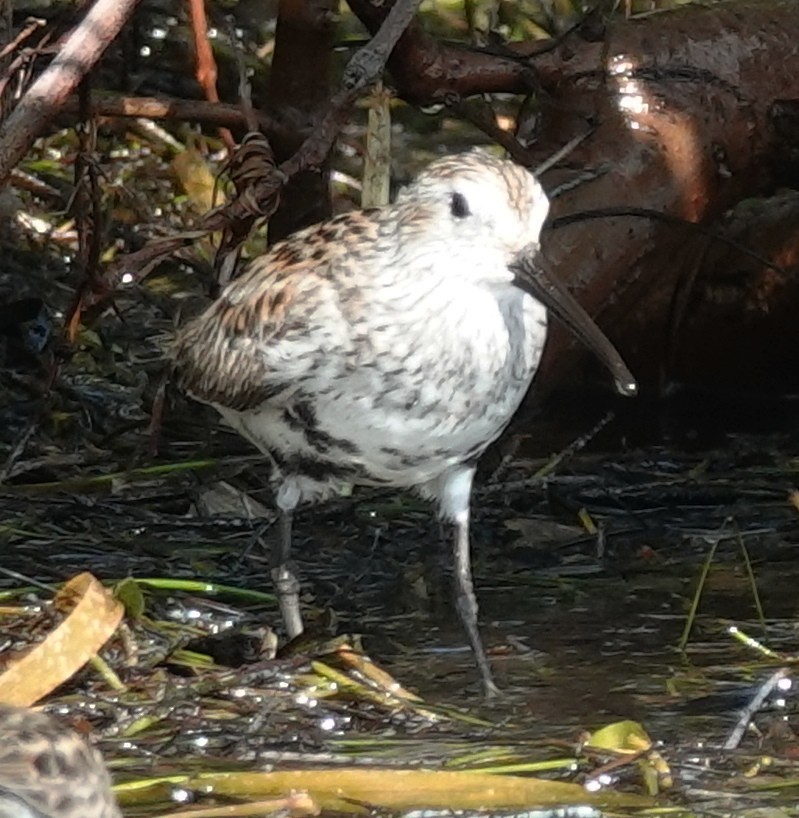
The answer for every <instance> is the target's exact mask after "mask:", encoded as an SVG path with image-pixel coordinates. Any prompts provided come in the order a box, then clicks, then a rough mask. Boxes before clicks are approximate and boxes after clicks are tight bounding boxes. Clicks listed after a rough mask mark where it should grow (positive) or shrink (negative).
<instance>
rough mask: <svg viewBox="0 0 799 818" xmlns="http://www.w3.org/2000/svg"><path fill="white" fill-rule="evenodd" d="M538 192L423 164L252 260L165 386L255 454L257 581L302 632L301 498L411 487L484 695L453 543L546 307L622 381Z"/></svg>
mask: <svg viewBox="0 0 799 818" xmlns="http://www.w3.org/2000/svg"><path fill="white" fill-rule="evenodd" d="M548 210H549V201H548V199H547V196H546V194H545V193H544V190H543V188H542V187H541V185H540V184H539V183H538V181H537V180H536V178H535V177H534V175H533V174H532V173H530V172H529V171H527V170H525V169H524V168H523V167H521V166H519V165H517V164H515V163H513V162H511V161H507V160H502V159H497V158H495V157H493V156H492V155H490V154H488V153H487V152H485V151H481V150H475V151H471V152H468V153H464V154H459V155H453V156H449V157H446V158H442V159H439V160H437V161H434V162H433V163H432V164H430V165H429V166H428V167H427V168H426V169H425V170H424V171H423V172H422V173H421V174H420V175H419V176H418V177H417V178H416V180H415V181H413V182H412V183H411V184H410V185H409V186H408V187H406V188H405V189H404V190H403V191H401V192H400V194H399V196H398V198H397V201H396V203H395V204H393V205H390V206H387V207H383V208H376V209H371V210H364V211H356V212H351V213H346V214H344V215H341V216H337V217H334V218H332V219H330V220H329V221H325V222H322V223H320V224H317V225H315V226H313V227H309V228H307V229H304V230H301V231H299V232H297V233H295V234H294V235H292V236H290V237H289V238H288V239H286V240H285V241H282V242H280V243H278V244H275V245H274V246H273V247H272V248H271V249H270V250H269V251H268V252H267V253H266V254H264V255H262V256H260V257H258V258H255V259H253V260H252V261H251V262H250V263H249V265H248V266H247V268H246V269H245V270H244V271H243V272H242V274H241V275H240V277H238V278H237V279H235V280H234V281H233V282H232V283H230V284H229V285H228V286H227V287H226V289H225V290H224V291H223V292H222V294H221V296H220V298H219V299H218V300H217V301H215V302H214V303H213V304H211V305H210V306H209V307H208V309H207V310H206V311H205V312H204V313H203V314H201V315H200V316H199V317H197V318H195V319H194V320H192V321H190V322H189V323H188V324H187V325H186V326H184V327H183V329H182V330H180V331H179V333H178V336H177V339H176V342H175V344H174V347H173V349H172V358H173V361H174V365H175V370H176V377H177V381H178V384H179V385H180V386H181V387H182V388H183V389H185V390H186V391H187V392H188V393H189V394H190V395H191V396H192V397H194V398H195V399H197V400H199V401H202V402H204V403H207V404H210V405H211V406H213V407H215V408H216V410H217V411H218V412H219V413H220V414H221V415H222V417H223V419H224V420H225V421H226V422H227V423H228V424H229V425H230V426H231V427H232V428H233V429H235V430H236V431H238V432H239V433H240V434H241V435H243V436H244V437H245V438H247V439H248V440H250V441H251V442H252V443H253V444H255V446H256V447H257V448H258V449H260V451H261V452H263V454H264V455H265V456H266V459H267V461H268V462H269V465H270V479H271V483H272V485H273V487H274V491H275V501H276V505H277V508H278V511H279V518H280V529H281V534H280V542H279V545H278V548H277V549H276V550H275V552H274V557H273V567H272V577H273V580H274V582H275V585H276V589H277V593H278V599H279V602H280V607H281V613H282V615H283V619H284V622H285V625H286V630H287V633H288V636H289V637H290V638H291V637H294V636H296V635H298V634H299V633H300V632H301V631H302V619H301V616H300V610H299V596H298V591H299V584H298V581H297V578H296V576H295V573H294V569H293V566H292V564H291V563H290V560H289V557H290V550H291V525H292V516H293V514H294V510H295V509H296V508H297V506H298V505H300V504H301V503H312V502H318V501H320V500H323V499H325V498H328V497H330V496H332V495H336V494H339V493H342V492H345V491H347V490H348V489H349V488H350V487H351V486H352V485H369V486H394V487H397V488H407V489H414V490H416V491H418V492H419V493H420V494H422V495H423V496H424V497H427V498H430V499H432V500H434V501H436V502H437V503H438V510H439V514H440V516H441V517H442V518H443V519H445V520H449V521H452V522H453V523H454V524H455V537H454V550H453V553H454V576H455V586H456V601H457V608H458V612H459V614H460V617H461V620H462V622H463V624H464V626H465V629H466V633H467V635H468V637H469V641H470V643H471V646H472V648H473V650H474V654H475V657H476V660H477V664H478V667H479V669H480V673H481V676H482V680H483V684H484V688H485V691H486V693H487V694H488V695H491V694H492V693H494V692H495V691H496V687H495V685H494V682H493V679H492V675H491V670H490V667H489V663H488V660H487V658H486V653H485V650H484V648H483V645H482V641H481V639H480V634H479V631H478V627H477V601H476V598H475V594H474V589H473V584H472V575H471V567H470V552H469V501H470V496H471V491H472V480H473V477H474V473H475V464H476V462H477V460H478V459H479V457H480V455H482V453H483V452H484V451H485V450H486V448H487V447H488V446H489V444H490V443H492V442H493V441H494V440H496V439H497V437H499V435H500V434H501V433H502V431H503V430H504V429H505V427H506V426H507V425H508V423H509V421H510V419H511V417H512V415H513V414H514V412H515V411H516V409H517V408H518V406H519V404H520V403H521V401H522V399H523V397H524V395H525V393H526V392H527V390H528V388H529V386H530V384H531V382H532V380H533V375H534V374H535V371H536V368H537V367H538V363H539V360H540V358H541V353H542V351H543V348H544V341H545V339H546V334H547V308H549V309H550V310H551V311H552V312H553V313H554V314H556V315H557V316H558V317H560V318H561V319H562V320H564V321H565V322H566V323H567V324H568V325H569V326H570V327H571V328H572V329H573V330H574V331H575V332H576V333H577V334H578V335H579V336H580V337H581V338H582V339H583V340H584V341H585V342H586V343H587V344H588V345H589V346H590V347H591V348H592V349H593V350H594V351H595V352H596V354H598V356H599V357H600V358H601V359H602V360H603V361H604V363H605V364H606V365H607V366H608V367H609V368H610V370H611V372H612V374H613V375H614V378H615V380H616V385H617V388H618V389H619V390H620V391H621V392H622V393H624V394H634V393H635V390H636V384H635V380H634V379H633V377H632V375H631V374H630V372H629V370H628V369H627V367H626V366H625V365H624V363H623V361H622V360H621V358H620V356H619V355H618V353H617V352H616V350H615V349H614V348H613V346H612V345H611V343H610V342H609V341H608V340H607V338H606V337H605V336H604V335H603V334H602V333H601V331H600V330H599V329H598V327H597V326H596V324H594V322H593V321H592V320H591V319H590V318H589V317H588V315H587V314H586V313H585V312H584V311H583V310H582V308H581V307H580V306H579V305H578V304H577V302H576V301H575V300H574V299H573V298H572V296H571V295H570V294H569V292H568V290H567V289H566V288H565V286H563V285H562V284H561V283H559V281H558V279H556V278H553V277H551V276H548V275H547V274H546V272H545V269H544V266H543V262H542V258H541V252H540V246H539V238H540V234H541V229H542V227H543V224H544V221H545V219H546V217H547V213H548Z"/></svg>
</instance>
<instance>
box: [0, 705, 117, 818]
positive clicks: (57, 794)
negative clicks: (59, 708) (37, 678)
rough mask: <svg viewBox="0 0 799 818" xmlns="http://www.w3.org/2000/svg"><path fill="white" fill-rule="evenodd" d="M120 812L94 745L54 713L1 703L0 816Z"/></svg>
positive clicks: (57, 817)
mask: <svg viewBox="0 0 799 818" xmlns="http://www.w3.org/2000/svg"><path fill="white" fill-rule="evenodd" d="M121 815H122V813H120V811H119V807H118V806H117V803H116V799H115V798H114V796H113V794H112V793H111V779H110V777H109V775H108V771H107V770H106V768H105V765H104V764H103V759H102V757H101V756H100V754H99V753H98V752H97V750H95V749H93V748H92V747H90V746H89V745H88V744H87V743H86V741H85V740H84V739H83V738H81V737H80V736H79V735H78V734H77V733H76V732H74V731H73V730H70V729H68V728H66V727H63V726H62V725H61V724H59V722H58V721H57V720H56V719H55V718H53V717H52V716H48V715H46V714H44V713H37V712H36V711H34V710H26V709H25V708H22V707H11V706H9V705H0V817H2V818H121Z"/></svg>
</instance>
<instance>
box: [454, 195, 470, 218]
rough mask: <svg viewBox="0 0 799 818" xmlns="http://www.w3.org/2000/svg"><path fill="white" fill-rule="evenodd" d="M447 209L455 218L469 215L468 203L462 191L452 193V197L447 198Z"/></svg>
mask: <svg viewBox="0 0 799 818" xmlns="http://www.w3.org/2000/svg"><path fill="white" fill-rule="evenodd" d="M449 210H450V213H452V215H453V216H454V217H455V218H456V219H465V218H466V217H467V216H470V215H471V211H470V210H469V203H468V202H467V201H466V197H465V196H464V195H463V194H462V193H453V194H452V198H451V199H450V200H449Z"/></svg>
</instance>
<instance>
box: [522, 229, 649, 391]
mask: <svg viewBox="0 0 799 818" xmlns="http://www.w3.org/2000/svg"><path fill="white" fill-rule="evenodd" d="M511 269H512V270H513V272H514V273H515V274H516V283H517V284H518V286H519V287H521V288H522V289H523V290H526V291H527V292H529V293H530V295H532V296H533V297H534V298H537V299H538V300H539V301H540V302H541V303H542V304H543V305H544V306H545V307H546V308H547V309H548V310H550V311H551V312H552V313H553V315H555V316H556V317H557V318H559V319H560V320H561V321H562V322H563V323H564V324H565V325H566V326H567V327H568V328H569V329H570V330H571V331H572V332H573V333H574V334H575V335H576V336H577V337H578V338H579V339H580V340H581V341H582V342H583V343H584V344H585V345H586V346H587V347H588V349H590V350H591V351H592V352H593V353H594V354H595V355H596V356H597V357H598V358H599V360H600V361H602V363H603V364H605V366H606V367H607V368H608V369H609V370H610V374H611V375H613V379H614V380H615V382H616V389H617V390H618V391H619V393H620V394H622V395H625V396H627V397H631V396H633V395H635V394H636V393H637V392H638V384H637V383H636V381H635V378H634V377H633V376H632V373H631V372H630V370H629V369H627V365H626V364H625V363H624V361H623V360H622V358H621V355H619V353H618V351H617V350H616V347H614V346H613V344H611V342H610V341H609V340H608V338H607V336H606V335H605V334H604V333H603V332H602V330H601V329H599V327H598V326H597V325H596V324H595V323H594V321H593V319H592V318H591V316H590V315H588V313H587V312H586V311H585V310H584V309H583V308H582V307H581V306H580V305H579V304H578V303H577V302H576V301H575V300H574V296H572V294H571V293H570V292H569V291H568V289H567V288H566V285H565V284H563V282H562V281H560V280H559V279H558V278H556V277H555V276H554V275H552V274H551V273H550V272H549V271H548V270H546V269H545V267H544V265H543V264H542V260H541V250H540V248H539V247H538V245H531V246H529V247H528V248H525V249H524V250H523V251H522V252H521V253H519V255H518V257H517V259H516V261H515V262H514V263H513V264H512V265H511Z"/></svg>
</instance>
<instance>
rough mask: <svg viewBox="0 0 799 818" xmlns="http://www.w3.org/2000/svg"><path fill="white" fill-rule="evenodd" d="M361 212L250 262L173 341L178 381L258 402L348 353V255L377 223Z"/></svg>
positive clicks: (241, 405) (213, 395)
mask: <svg viewBox="0 0 799 818" xmlns="http://www.w3.org/2000/svg"><path fill="white" fill-rule="evenodd" d="M363 217H364V214H363V213H353V214H347V217H339V218H337V219H334V220H332V221H331V222H327V223H324V224H321V225H317V226H316V227H313V228H309V229H308V230H305V231H302V232H301V233H297V234H295V235H294V236H293V237H292V238H291V239H289V240H288V241H286V242H283V243H281V244H277V245H275V247H274V248H273V249H272V250H271V251H270V252H269V253H267V254H265V255H264V256H260V257H259V258H257V259H255V260H254V261H253V262H251V264H250V266H249V268H248V269H247V270H246V271H245V272H244V274H243V275H242V276H241V277H240V278H238V279H236V280H235V281H233V282H232V283H231V284H230V285H228V287H227V288H226V289H225V290H224V292H223V293H222V295H221V296H220V298H219V299H218V300H217V301H216V302H214V303H213V304H212V305H211V306H210V307H209V308H208V309H207V310H206V311H205V312H204V313H203V314H202V315H200V316H199V317H197V318H195V319H194V320H192V321H190V322H189V323H188V324H187V325H186V326H185V327H184V328H183V329H182V330H181V331H180V332H179V333H178V336H177V339H176V341H175V344H174V346H173V348H172V352H171V357H172V360H173V361H174V364H175V370H176V372H177V379H178V384H179V385H180V386H181V387H182V388H183V389H185V390H186V391H187V392H189V393H190V394H191V395H192V396H193V397H195V398H196V399H198V400H201V401H203V402H206V403H213V404H216V405H219V406H224V407H228V408H230V409H235V410H238V411H244V410H246V409H253V408H256V407H258V406H260V405H261V404H263V403H264V401H267V400H269V399H270V398H273V397H274V396H275V395H278V394H280V393H282V392H285V391H286V390H289V389H292V388H293V387H294V386H296V385H297V384H298V383H299V382H301V381H302V380H303V379H304V378H306V377H309V376H311V375H312V374H313V373H314V372H315V371H316V370H318V369H319V368H320V367H333V366H335V362H336V360H341V359H342V357H343V356H345V355H346V354H347V350H348V348H349V344H350V337H351V332H350V322H349V319H348V318H347V316H346V315H345V310H346V309H347V308H346V302H347V300H348V299H350V300H351V299H352V296H353V291H352V288H351V287H350V285H349V282H348V280H347V279H348V275H347V268H348V265H347V264H346V263H345V262H346V259H345V256H346V254H347V245H348V244H349V245H350V246H351V243H352V242H351V241H348V239H349V240H352V239H353V238H355V239H358V238H360V240H361V241H363V235H364V234H363V231H364V230H369V231H371V230H376V228H375V226H374V225H373V223H372V222H371V221H370V220H369V219H368V218H366V219H364V218H363Z"/></svg>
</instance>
